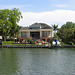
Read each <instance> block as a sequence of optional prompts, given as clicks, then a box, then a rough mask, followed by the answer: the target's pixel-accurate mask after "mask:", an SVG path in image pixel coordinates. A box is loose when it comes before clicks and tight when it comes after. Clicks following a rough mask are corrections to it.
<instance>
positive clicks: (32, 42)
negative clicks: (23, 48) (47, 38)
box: [27, 38, 35, 44]
mask: <svg viewBox="0 0 75 75" xmlns="http://www.w3.org/2000/svg"><path fill="white" fill-rule="evenodd" d="M27 40H28V41H29V42H30V43H31V44H35V41H33V40H32V39H30V38H27Z"/></svg>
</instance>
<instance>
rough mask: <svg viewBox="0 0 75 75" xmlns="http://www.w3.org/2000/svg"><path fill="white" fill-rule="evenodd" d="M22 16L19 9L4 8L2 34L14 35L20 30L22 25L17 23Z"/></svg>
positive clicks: (0, 27)
mask: <svg viewBox="0 0 75 75" xmlns="http://www.w3.org/2000/svg"><path fill="white" fill-rule="evenodd" d="M20 18H22V15H21V12H20V11H19V9H16V8H14V9H12V10H9V9H4V10H0V35H1V36H2V37H3V38H4V37H5V36H14V35H16V34H17V33H18V32H19V29H20V26H19V25H18V24H17V23H18V22H19V21H20Z"/></svg>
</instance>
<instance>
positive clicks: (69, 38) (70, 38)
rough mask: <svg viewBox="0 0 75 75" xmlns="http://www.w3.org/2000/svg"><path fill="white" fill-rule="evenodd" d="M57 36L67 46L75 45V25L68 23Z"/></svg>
mask: <svg viewBox="0 0 75 75" xmlns="http://www.w3.org/2000/svg"><path fill="white" fill-rule="evenodd" d="M57 35H58V36H59V37H60V38H61V39H62V41H63V42H64V43H66V44H71V42H73V43H75V23H72V22H66V24H64V25H62V27H61V28H60V29H59V31H58V32H57Z"/></svg>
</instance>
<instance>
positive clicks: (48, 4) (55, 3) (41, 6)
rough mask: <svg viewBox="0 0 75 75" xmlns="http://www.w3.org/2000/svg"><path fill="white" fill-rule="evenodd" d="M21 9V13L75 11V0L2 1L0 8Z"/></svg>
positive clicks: (0, 0) (0, 1)
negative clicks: (58, 10)
mask: <svg viewBox="0 0 75 75" xmlns="http://www.w3.org/2000/svg"><path fill="white" fill-rule="evenodd" d="M14 7H16V8H19V10H20V11H21V12H23V11H25V12H45V11H52V10H57V9H65V10H75V0H0V8H2V9H4V8H9V9H11V8H14Z"/></svg>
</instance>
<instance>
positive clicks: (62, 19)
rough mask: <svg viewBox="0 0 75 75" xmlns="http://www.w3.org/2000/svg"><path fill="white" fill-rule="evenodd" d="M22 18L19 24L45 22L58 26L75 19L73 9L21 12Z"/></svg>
mask: <svg viewBox="0 0 75 75" xmlns="http://www.w3.org/2000/svg"><path fill="white" fill-rule="evenodd" d="M22 15H23V19H21V20H20V22H19V25H20V26H29V25H31V24H33V23H35V22H38V23H46V24H49V25H52V24H58V25H59V27H60V26H61V25H62V24H64V23H66V22H67V21H72V22H74V21H75V11H72V10H54V11H48V12H40V13H35V12H22Z"/></svg>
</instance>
